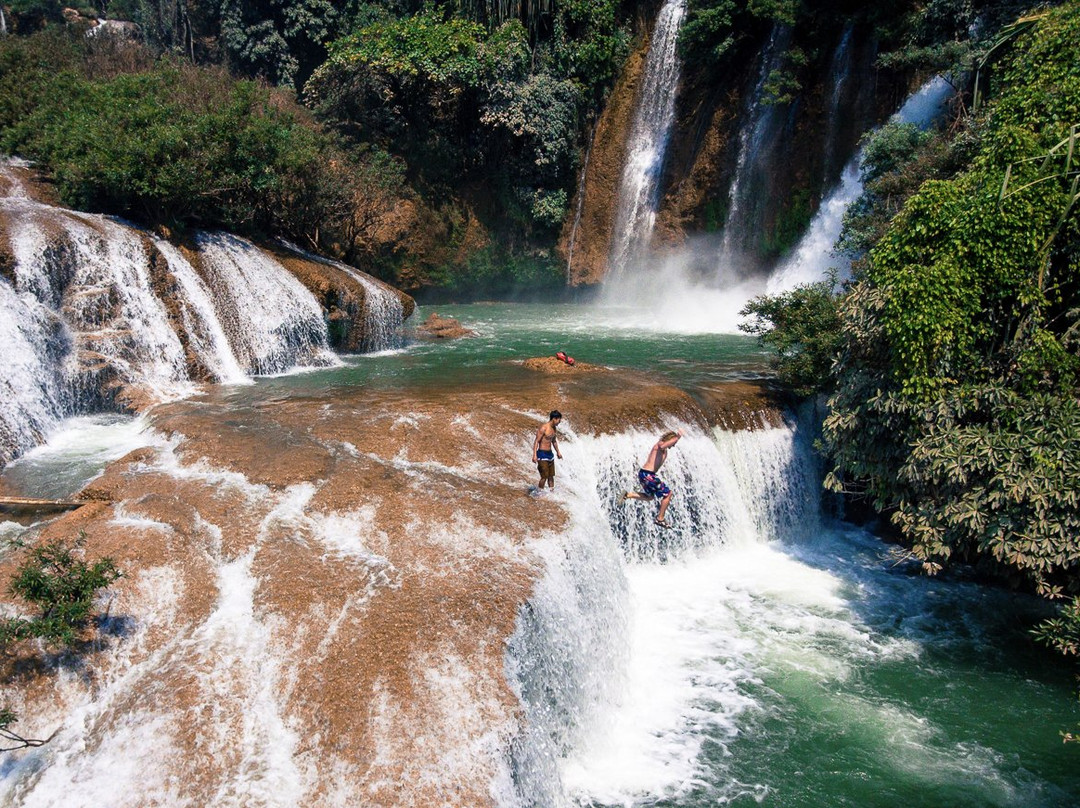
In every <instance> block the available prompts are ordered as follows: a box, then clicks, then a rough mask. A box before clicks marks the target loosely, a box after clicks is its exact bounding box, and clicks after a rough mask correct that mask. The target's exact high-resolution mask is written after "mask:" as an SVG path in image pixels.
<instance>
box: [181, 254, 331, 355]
mask: <svg viewBox="0 0 1080 808" xmlns="http://www.w3.org/2000/svg"><path fill="white" fill-rule="evenodd" d="M196 243H197V244H198V247H199V254H200V262H201V265H202V268H203V271H204V272H205V273H206V275H207V276H208V283H209V285H210V288H211V289H213V291H214V293H215V294H214V298H213V299H214V304H215V308H216V310H217V315H218V318H219V319H220V320H221V322H222V325H223V326H224V328H225V329H226V330H227V331H228V333H229V334H231V335H232V340H233V344H234V348H235V350H236V353H237V357H238V358H239V359H240V361H241V362H242V363H243V364H244V366H245V367H247V368H248V370H249V371H250V372H251V373H254V374H258V375H266V374H273V373H284V372H285V371H287V370H289V369H290V368H292V367H294V366H296V365H326V364H332V362H333V358H332V356H331V354H330V350H329V347H328V342H327V334H326V324H325V323H324V322H323V315H322V309H321V308H320V307H319V303H318V301H316V300H315V298H314V296H313V295H312V294H311V292H309V291H308V290H307V289H306V288H305V287H304V285H303V284H302V283H300V281H298V280H297V279H296V278H295V277H293V276H292V274H290V273H289V271H288V270H287V269H285V267H283V266H282V265H281V264H279V263H278V262H277V261H275V260H274V259H273V258H271V257H270V256H269V255H267V254H266V253H264V252H263V251H262V250H260V249H258V248H257V247H256V246H255V245H254V244H252V243H251V242H250V241H246V240H244V239H242V238H239V237H237V236H233V235H230V234H228V233H200V234H199V235H198V236H196Z"/></svg>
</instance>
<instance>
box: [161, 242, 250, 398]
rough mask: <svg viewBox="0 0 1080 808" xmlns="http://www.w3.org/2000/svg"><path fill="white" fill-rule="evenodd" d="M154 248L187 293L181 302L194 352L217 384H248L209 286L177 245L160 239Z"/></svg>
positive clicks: (179, 301)
mask: <svg viewBox="0 0 1080 808" xmlns="http://www.w3.org/2000/svg"><path fill="white" fill-rule="evenodd" d="M154 246H155V247H157V249H158V252H160V253H161V254H162V255H163V256H164V257H165V261H166V262H167V263H168V265H169V271H170V272H171V273H172V276H173V277H174V278H176V281H177V283H179V284H180V287H181V290H182V292H183V294H182V295H180V297H179V298H178V301H177V302H178V305H179V306H180V312H181V317H182V318H183V323H184V329H185V331H186V332H187V334H188V341H189V344H190V346H191V349H192V350H193V351H194V352H195V353H196V354H197V355H198V357H199V359H200V360H201V361H202V363H203V364H204V365H205V366H206V368H207V369H208V370H209V371H210V373H211V374H212V375H213V378H214V380H215V381H218V382H223V383H226V384H238V383H243V382H245V381H247V380H248V377H247V374H246V373H245V372H244V368H243V367H241V365H240V362H239V361H238V360H237V359H236V355H235V354H234V353H233V350H232V347H231V346H230V345H229V338H228V336H227V335H226V334H225V329H224V328H222V325H221V321H220V320H218V318H217V315H216V313H215V311H214V304H213V301H212V298H211V292H210V289H209V288H208V287H207V286H206V283H205V282H204V281H203V279H202V278H200V277H199V274H198V272H196V271H195V268H194V267H193V266H192V265H191V264H190V263H189V262H188V260H187V258H185V257H184V254H183V253H182V252H180V250H178V249H177V248H176V247H175V246H174V245H173V244H170V243H169V242H168V241H165V240H164V239H160V238H157V239H154Z"/></svg>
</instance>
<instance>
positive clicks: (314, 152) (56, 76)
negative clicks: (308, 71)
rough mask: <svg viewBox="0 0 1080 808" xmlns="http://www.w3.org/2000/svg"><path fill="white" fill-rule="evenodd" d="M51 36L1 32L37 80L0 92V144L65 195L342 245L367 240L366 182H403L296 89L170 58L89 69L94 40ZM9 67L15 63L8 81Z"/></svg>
mask: <svg viewBox="0 0 1080 808" xmlns="http://www.w3.org/2000/svg"><path fill="white" fill-rule="evenodd" d="M54 39H55V40H57V41H55V42H54V41H53V40H54ZM41 42H42V43H44V44H45V45H48V47H46V48H41V49H35V48H34V47H32V45H33V44H35V43H21V42H20V43H13V44H12V45H11V46H9V45H8V43H3V44H2V45H0V64H4V65H5V66H7V65H10V66H11V67H12V68H13V70H12V74H11V77H10V81H11V82H19V80H20V79H22V80H23V81H24V90H25V91H24V92H22V93H19V94H16V95H14V96H13V97H11V98H8V97H7V96H6V95H5V98H4V100H3V101H0V125H2V126H3V128H2V130H0V144H2V146H3V148H4V149H5V150H7V151H9V152H15V153H19V154H22V155H23V156H26V157H29V158H30V159H33V160H36V161H37V162H39V163H40V164H41V165H42V166H43V167H44V168H46V169H47V170H48V171H49V172H50V173H51V174H52V176H53V177H54V178H55V180H56V184H57V189H58V191H59V193H60V196H61V199H62V201H63V202H64V203H65V204H68V205H71V206H73V207H77V208H81V209H86V210H97V211H104V212H109V213H115V214H119V215H123V216H127V217H130V218H133V219H136V220H138V221H142V222H146V223H149V224H157V223H164V224H167V225H169V226H171V227H173V228H176V227H181V228H182V227H184V226H188V225H194V226H199V227H223V228H227V229H230V230H234V231H237V232H241V233H247V234H251V235H255V236H259V235H267V234H280V235H285V236H287V237H289V238H292V239H294V240H297V241H300V242H303V243H305V244H306V245H308V246H310V247H313V248H323V249H326V250H327V251H328V252H335V249H336V248H335V245H338V248H340V245H342V244H344V245H345V247H344V248H343V249H344V250H347V249H348V246H349V244H350V242H355V241H356V239H355V238H354V237H355V236H356V223H357V215H358V213H359V212H358V211H356V210H354V203H358V202H360V201H362V200H363V199H365V198H367V197H368V196H370V194H368V193H367V189H366V187H365V186H366V184H367V183H375V184H376V186H378V187H379V188H381V190H380V191H379V192H380V193H383V192H385V191H386V190H387V189H389V188H390V187H395V188H400V184H401V179H400V172H398V171H397V170H396V168H395V164H394V163H393V161H390V160H387V159H385V157H384V156H382V153H381V152H379V151H378V150H371V149H368V150H366V151H365V150H354V152H353V153H347V152H346V151H344V150H343V149H342V148H340V147H339V146H338V144H337V143H336V141H335V139H334V138H333V137H331V136H330V135H328V134H326V133H325V132H323V131H322V130H321V129H320V128H319V126H318V125H317V124H315V122H314V121H313V120H311V118H310V115H309V114H308V113H307V112H305V111H304V110H303V109H301V108H299V107H297V106H296V105H295V103H293V102H292V101H290V100H289V99H288V97H286V96H284V95H282V94H281V93H279V92H277V91H274V90H270V89H268V88H266V87H264V86H261V85H259V84H257V83H255V82H251V81H236V80H233V79H230V78H229V77H228V75H227V74H226V73H225V72H224V71H222V70H220V69H208V68H197V67H193V66H191V65H187V64H184V63H182V62H177V61H171V60H165V61H162V62H159V63H157V64H156V65H148V66H146V67H145V69H142V70H140V71H137V72H134V73H121V74H120V75H115V76H108V77H106V78H97V77H91V76H88V75H86V73H85V72H84V70H83V65H84V63H85V55H84V51H85V48H86V47H89V46H87V45H84V44H82V43H74V42H71V41H70V40H67V41H61V40H59V39H58V38H57V37H53V38H52V39H50V38H48V37H44V36H43V37H42V38H41ZM65 48H66V50H65ZM8 81H9V74H8V73H7V72H6V71H5V73H4V76H3V77H2V78H0V86H2V85H4V84H7V83H8ZM380 183H381V185H379V184H380ZM365 195H366V196H365ZM338 254H341V252H338Z"/></svg>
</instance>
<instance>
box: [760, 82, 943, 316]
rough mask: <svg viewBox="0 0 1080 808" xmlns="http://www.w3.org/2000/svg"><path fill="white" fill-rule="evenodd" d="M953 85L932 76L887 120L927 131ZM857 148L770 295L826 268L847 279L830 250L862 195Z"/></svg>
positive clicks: (772, 281)
mask: <svg viewBox="0 0 1080 808" xmlns="http://www.w3.org/2000/svg"><path fill="white" fill-rule="evenodd" d="M953 93H954V89H953V86H952V85H951V84H950V83H949V82H948V81H947V80H945V79H944V78H942V77H941V76H935V77H934V78H932V79H930V81H928V82H926V83H925V84H924V85H923V86H922V87H920V88H919V89H918V90H917V91H915V92H914V93H912V94H911V95H910V96H909V97H908V99H907V100H906V101H905V102H904V104H903V106H902V107H900V109H899V110H898V111H897V112H896V114H894V115H893V116H892V118H890V121H892V122H894V123H911V124H914V125H916V126H918V127H919V128H920V129H927V128H929V127H930V126H932V125H934V123H935V122H937V121H939V120H940V119H941V117H942V115H943V114H944V113H945V109H946V104H947V102H948V99H949V98H950V97H951V96H952V94H953ZM861 162H862V150H861V149H859V150H858V151H857V152H856V153H855V155H854V156H853V157H852V158H851V159H850V160H849V161H848V164H847V165H846V166H845V167H844V173H843V176H842V178H841V180H840V184H839V185H837V186H836V188H835V189H833V191H832V192H831V193H830V194H829V195H828V196H827V197H826V199H825V201H824V202H823V203H822V204H821V206H820V207H819V208H818V211H817V213H816V214H815V215H814V218H813V219H812V220H811V222H810V226H809V227H808V228H807V230H806V233H805V234H804V235H803V237H802V239H800V241H799V243H798V245H797V246H796V248H795V250H794V252H792V254H791V256H790V257H789V258H788V259H787V260H785V261H784V262H783V263H782V264H780V265H779V266H778V267H777V268H776V269H775V270H774V271H773V274H772V275H771V276H770V278H769V281H768V285H767V287H766V292H767V293H768V294H771V295H775V294H780V293H782V292H786V291H789V290H791V289H794V288H795V287H796V286H800V285H803V284H808V283H816V282H817V281H822V280H825V279H826V278H827V277H828V272H829V269H830V268H835V269H837V271H838V274H839V278H840V279H841V280H843V279H845V278H847V277H849V276H850V271H851V260H850V258H848V257H845V256H843V255H839V254H837V253H835V252H834V251H833V247H834V246H835V245H836V241H837V239H838V238H839V237H840V231H841V229H842V228H843V226H844V214H845V213H847V209H848V207H850V206H851V203H853V202H854V201H855V200H856V199H858V198H859V197H860V196H861V195H862V192H863V183H862V176H861V169H860V164H861Z"/></svg>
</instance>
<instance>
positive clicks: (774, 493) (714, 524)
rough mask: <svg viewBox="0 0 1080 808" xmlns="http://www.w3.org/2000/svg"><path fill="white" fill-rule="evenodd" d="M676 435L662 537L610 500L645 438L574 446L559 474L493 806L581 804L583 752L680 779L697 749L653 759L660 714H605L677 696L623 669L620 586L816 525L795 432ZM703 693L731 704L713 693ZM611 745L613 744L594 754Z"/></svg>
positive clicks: (806, 445)
mask: <svg viewBox="0 0 1080 808" xmlns="http://www.w3.org/2000/svg"><path fill="white" fill-rule="evenodd" d="M688 432H689V434H687V436H686V437H684V438H683V439H682V440H681V441H680V442H679V444H678V445H677V446H676V447H675V448H674V449H673V450H672V451H671V454H670V455H669V458H668V460H667V462H666V464H665V465H664V467H663V469H662V471H661V474H662V476H663V478H664V480H665V481H666V482H667V483H668V484H669V485H670V486H671V488H672V490H673V491H674V492H675V495H674V497H673V499H672V504H671V507H670V508H669V510H668V514H669V519H670V521H672V522H673V523H674V525H675V527H674V528H673V529H672V530H670V531H664V530H663V529H661V528H658V527H656V526H654V525H653V524H652V520H653V516H654V513H655V509H656V505H655V504H650V503H643V502H640V501H630V502H624V501H623V500H622V495H623V492H625V491H626V490H627V489H628V488H630V487H632V486H633V485H635V484H636V470H637V468H638V464H639V463H640V462H641V460H642V458H643V457H644V455H645V454H646V453H647V451H648V448H649V447H650V446H651V445H652V443H654V442H655V440H656V435H654V434H650V433H646V432H641V431H638V430H632V431H629V432H626V433H623V434H619V435H603V436H596V437H583V436H578V437H577V438H576V440H575V441H574V449H573V451H574V453H575V454H576V455H578V456H580V457H582V458H583V460H582V462H581V463H579V464H577V466H576V469H574V470H572V471H571V470H569V469H568V471H571V475H570V479H569V481H568V483H569V487H570V488H571V490H572V491H573V492H574V494H573V499H574V503H573V507H572V510H573V513H574V516H573V524H572V526H571V528H570V530H568V531H567V532H566V535H565V537H564V539H563V542H562V545H561V546H556V547H554V548H552V547H550V545H549V546H548V548H547V551H546V552H544V554H543V558H544V561H545V564H546V569H547V573H546V575H545V577H544V578H543V579H542V581H541V582H540V584H539V585H538V586H537V588H536V590H535V593H534V596H533V597H532V598H531V599H530V601H529V602H528V603H527V604H526V605H525V606H524V607H523V608H522V610H521V612H520V615H519V619H518V627H517V632H516V633H515V635H514V637H513V639H512V641H511V643H510V644H509V647H508V651H507V657H508V661H507V674H508V677H509V678H510V681H511V683H512V685H513V687H514V688H515V691H516V692H517V693H518V694H519V696H520V697H521V699H522V702H523V708H524V711H525V716H526V718H525V721H524V727H523V729H522V732H521V734H520V736H519V737H518V739H517V742H516V743H515V744H514V748H513V760H512V768H513V771H514V780H515V785H516V789H515V793H514V794H510V795H502V798H501V799H500V804H501V805H504V806H519V805H520V806H525V805H550V806H568V805H570V804H578V801H577V800H581V801H582V802H585V804H592V802H589V801H586V800H583V799H582V795H581V794H580V790H581V789H582V788H584V784H585V781H586V780H589V781H591V782H593V783H595V781H596V780H597V779H598V774H597V772H596V771H595V770H592V771H590V772H588V773H586V772H585V771H584V770H583V765H584V764H583V763H582V757H583V756H584V757H589V756H596V755H599V756H600V757H601V758H604V757H605V755H607V756H608V757H609V758H612V766H613V767H618V768H620V769H622V770H623V773H624V774H625V770H626V769H629V768H633V767H634V766H635V764H636V763H637V762H638V758H641V759H642V761H643V762H646V759H649V758H650V756H654V755H659V759H656V758H655V757H653V758H652V759H649V760H647V762H648V764H649V765H647V766H644V767H643V768H642V769H641V770H640V771H638V772H637V773H636V775H635V776H639V777H642V778H645V779H648V778H658V779H660V780H664V779H665V778H671V777H676V778H678V777H682V776H692V774H688V773H687V772H686V769H687V767H688V766H691V767H692V766H693V761H694V759H695V758H696V756H697V755H696V752H697V751H700V750H696V749H693V748H690V747H692V746H693V745H694V744H695V743H698V744H700V740H697V741H695V740H694V738H693V737H690V736H687V738H686V739H685V740H679V741H677V742H676V741H673V742H672V746H671V747H670V748H666V749H665V747H664V744H663V743H662V742H659V739H663V738H665V737H671V733H672V732H673V731H674V730H675V727H671V726H666V725H665V722H667V721H669V720H670V719H671V715H670V713H668V712H666V711H664V710H659V711H656V712H654V713H648V712H647V713H646V714H635V715H633V716H632V719H630V723H629V724H622V723H621V721H620V719H613V718H612V716H613V714H614V713H615V712H616V711H615V707H616V705H619V704H625V703H627V702H635V701H638V700H640V701H641V703H642V704H645V705H648V704H650V703H653V702H656V701H660V702H666V701H670V700H671V699H678V698H681V697H682V696H681V694H677V693H674V692H653V693H651V695H650V693H649V692H647V691H648V687H649V686H650V684H655V682H651V681H650V680H649V677H650V676H651V675H653V673H655V672H653V673H650V671H648V670H645V671H642V670H630V669H628V667H627V666H628V659H627V653H628V650H627V643H626V638H627V636H628V634H629V633H630V631H631V624H632V623H633V622H634V621H635V616H634V614H633V613H632V612H633V610H632V606H631V603H630V595H629V592H628V577H635V576H637V575H639V574H640V575H645V576H648V575H649V574H650V572H649V571H650V570H659V569H661V568H663V567H665V566H668V565H681V564H684V563H686V564H691V565H692V564H694V563H697V562H695V561H694V559H695V558H696V557H697V556H700V555H702V554H708V553H712V552H715V551H716V550H717V549H719V548H723V547H735V546H741V545H746V546H750V547H756V546H761V545H764V544H766V543H768V542H772V541H775V540H789V541H800V540H803V539H805V538H806V537H808V536H810V535H812V534H813V533H814V531H815V530H817V529H818V526H819V499H820V468H819V463H818V460H817V458H816V455H815V453H814V451H813V448H812V445H811V440H810V437H809V435H808V429H807V426H806V425H805V424H802V423H794V422H793V423H791V424H789V425H787V426H783V427H779V428H771V429H762V430H757V431H741V432H727V431H723V430H719V429H717V430H715V431H713V432H711V433H710V432H701V431H700V430H698V431H694V430H688ZM568 465H569V464H565V463H564V464H563V466H564V468H566V467H567V466H568ZM638 619H647V616H639V618H638ZM704 663H705V660H702V664H704ZM699 686H700V683H699ZM719 687H721V684H720V683H719V682H718V688H719ZM643 688H644V692H643ZM716 696H717V698H719V699H722V700H725V701H733V702H736V703H739V704H741V705H742V706H743V707H745V703H744V702H740V700H739V699H737V698H736V699H732V697H731V696H730V695H727V696H724V695H723V694H722V693H721V692H720V690H717V692H716ZM732 709H733V710H735V709H738V708H737V707H735V706H733V707H732ZM646 710H648V708H647V707H646ZM719 715H720V716H721V717H723V715H724V713H723V711H721V712H720V713H719ZM613 721H614V722H615V723H614V724H613V723H612V722H613ZM612 743H614V744H615V745H616V747H618V748H616V749H612V750H610V753H609V752H605V751H603V750H604V749H605V748H607V747H608V746H610V744H612ZM688 745H689V746H688ZM616 757H621V762H618V761H615V760H614V758H616ZM601 765H604V764H601ZM599 779H601V780H602V779H604V775H600V776H599ZM631 790H634V789H631ZM635 793H637V792H636V791H635ZM570 798H575V800H574V801H573V802H572V801H571V799H570ZM588 799H589V800H595V801H596V802H598V803H600V804H623V801H624V800H625V799H626V797H625V794H600V795H597V794H595V793H590V794H589V795H588Z"/></svg>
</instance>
